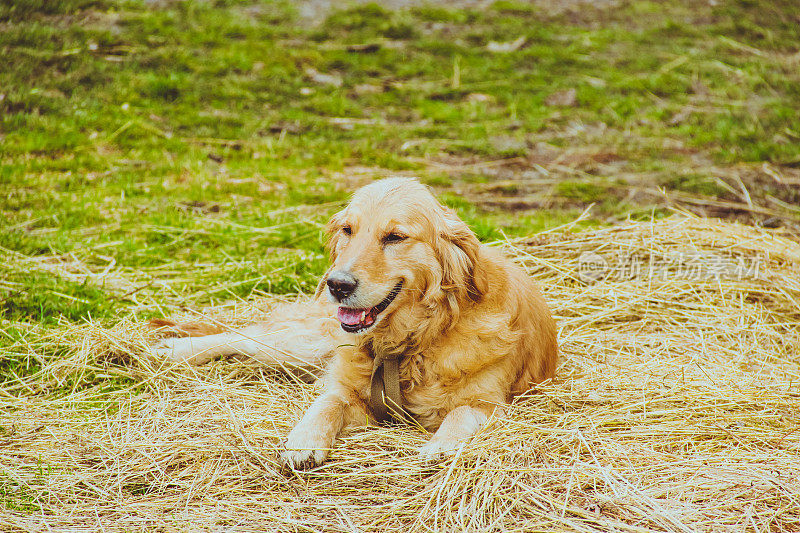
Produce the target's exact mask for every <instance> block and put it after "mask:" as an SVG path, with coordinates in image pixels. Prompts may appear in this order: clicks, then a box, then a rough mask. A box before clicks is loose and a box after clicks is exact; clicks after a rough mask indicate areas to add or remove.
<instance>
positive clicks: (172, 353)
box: [150, 337, 182, 361]
mask: <svg viewBox="0 0 800 533" xmlns="http://www.w3.org/2000/svg"><path fill="white" fill-rule="evenodd" d="M177 340H180V339H176V338H174V337H170V338H167V339H161V340H160V341H158V342H157V343H155V344H153V345H152V346H151V347H150V353H152V354H153V356H154V357H157V358H159V359H172V360H174V361H180V360H181V359H182V358H181V356H180V349H179V350H177V352H176V350H175V345H176V342H175V341H177Z"/></svg>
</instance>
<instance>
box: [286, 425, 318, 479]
mask: <svg viewBox="0 0 800 533" xmlns="http://www.w3.org/2000/svg"><path fill="white" fill-rule="evenodd" d="M329 446H330V443H328V442H325V439H324V438H323V437H322V436H321V435H320V434H319V432H318V431H315V430H313V429H308V428H305V427H303V426H299V425H298V426H296V427H295V428H294V429H293V430H292V431H291V432H290V433H289V436H288V437H287V439H286V444H285V448H286V449H285V450H284V451H283V452H281V455H280V462H281V464H282V465H283V466H284V467H286V468H289V469H291V470H309V469H311V468H315V467H317V466H319V465H321V464H322V463H323V462H325V459H326V458H327V457H328V452H329V449H328V448H329Z"/></svg>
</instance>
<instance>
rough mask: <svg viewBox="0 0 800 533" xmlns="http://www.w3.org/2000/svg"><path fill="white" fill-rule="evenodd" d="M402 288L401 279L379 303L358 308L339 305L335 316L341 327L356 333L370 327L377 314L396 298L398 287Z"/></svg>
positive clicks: (398, 292)
mask: <svg viewBox="0 0 800 533" xmlns="http://www.w3.org/2000/svg"><path fill="white" fill-rule="evenodd" d="M402 288H403V281H402V280H400V281H399V282H398V283H397V285H395V286H394V289H392V292H390V293H389V294H388V295H387V296H386V298H384V299H383V300H381V303H379V304H378V305H376V306H375V307H370V308H358V307H344V306H340V307H339V310H338V311H337V312H336V318H338V319H339V323H340V324H341V325H342V329H343V330H345V331H347V332H348V333H358V332H359V331H364V330H365V329H367V328H370V327H372V325H374V324H375V320H376V319H377V318H378V315H379V314H380V313H382V312H383V311H384V310H385V309H386V308H387V307H389V304H390V303H392V302H393V301H394V299H395V298H397V295H398V294H400V289H402Z"/></svg>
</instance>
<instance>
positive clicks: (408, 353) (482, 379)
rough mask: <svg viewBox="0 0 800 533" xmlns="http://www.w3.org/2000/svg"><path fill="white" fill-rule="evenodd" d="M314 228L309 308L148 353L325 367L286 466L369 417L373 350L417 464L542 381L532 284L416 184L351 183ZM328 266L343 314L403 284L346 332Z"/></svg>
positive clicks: (548, 341)
mask: <svg viewBox="0 0 800 533" xmlns="http://www.w3.org/2000/svg"><path fill="white" fill-rule="evenodd" d="M327 232H328V236H329V241H328V247H329V250H330V254H331V263H332V266H331V268H330V269H329V270H328V272H327V273H326V276H325V277H324V278H323V280H322V281H321V282H320V285H319V287H318V289H317V294H316V295H315V298H314V299H313V300H312V301H311V302H308V303H305V304H298V305H296V306H295V307H294V308H292V309H293V311H292V312H291V313H287V314H283V313H280V312H278V311H276V312H275V313H273V315H272V316H273V318H272V320H271V322H270V323H269V324H266V325H256V326H251V327H250V328H245V330H240V331H239V332H232V333H222V334H218V335H210V336H208V337H199V338H188V339H172V340H168V341H167V343H166V344H165V345H164V346H163V347H162V348H161V349H160V353H161V354H162V355H168V356H170V357H173V358H176V359H180V360H188V361H190V362H194V363H202V362H205V361H206V360H208V359H210V358H211V357H214V356H218V355H223V354H226V353H240V354H241V353H244V354H247V355H250V356H253V357H256V358H259V359H261V360H264V361H272V362H279V363H280V362H288V361H292V360H295V361H297V360H300V361H306V362H308V363H311V364H326V365H327V366H326V372H325V373H324V376H323V378H322V379H323V382H324V390H323V392H322V394H321V395H320V397H319V398H318V399H317V400H315V401H314V403H313V404H312V405H311V407H310V408H309V410H308V411H307V412H306V414H305V415H304V416H303V418H302V420H301V421H300V422H299V423H298V425H297V426H296V427H295V428H294V429H293V430H292V432H291V433H290V434H289V436H288V439H287V443H286V451H285V452H284V453H283V454H282V460H283V462H284V463H285V464H287V465H289V466H291V467H308V466H313V465H315V464H319V463H321V462H322V461H323V460H324V459H325V457H326V456H327V453H328V450H329V449H330V448H331V446H332V445H333V442H334V440H335V438H336V436H337V435H338V433H339V432H340V431H341V429H342V428H343V427H345V426H347V425H353V424H356V425H358V424H366V423H368V421H369V419H370V413H369V408H368V403H367V400H368V397H369V385H370V376H371V373H372V368H373V361H374V360H373V357H374V355H375V354H380V355H384V356H386V355H388V356H399V357H400V361H401V363H400V383H401V388H402V392H403V407H404V408H405V409H406V410H407V411H408V412H409V413H411V414H412V415H413V416H414V417H415V419H416V420H417V421H418V422H419V423H420V424H421V425H422V426H423V427H424V428H426V429H428V430H429V431H435V432H436V433H435V434H434V436H433V438H432V439H431V440H430V441H429V442H428V443H427V444H426V445H425V446H423V448H422V449H421V450H420V453H421V454H422V455H423V457H425V458H426V459H430V460H436V459H438V458H440V457H441V456H442V455H444V454H447V453H451V452H453V451H454V450H456V449H457V447H458V446H459V444H460V443H461V442H462V441H463V440H464V439H466V438H468V437H469V436H471V435H472V434H474V433H475V432H476V431H478V430H479V429H480V427H481V425H482V424H483V423H484V422H485V421H486V419H487V417H488V416H490V415H491V414H492V412H493V410H494V409H495V408H496V406H498V405H502V404H504V403H506V402H508V401H509V400H511V398H512V397H513V396H514V395H516V394H520V393H522V392H524V391H526V390H528V389H530V388H531V386H532V385H534V384H537V383H540V382H542V381H544V380H547V379H550V378H552V377H553V374H554V371H555V367H556V362H557V352H558V349H557V344H556V328H555V324H554V322H553V320H552V318H551V316H550V312H549V310H548V308H547V304H546V303H545V301H544V299H543V297H542V295H541V293H540V292H539V290H538V288H537V287H536V285H535V283H534V282H533V281H532V280H531V279H530V278H529V277H528V276H527V275H526V274H525V272H524V271H523V270H522V269H521V268H519V267H518V266H517V265H515V264H514V263H513V262H512V261H510V260H509V259H507V258H506V257H504V256H503V255H502V254H501V253H500V252H498V251H497V250H496V249H493V248H490V247H487V246H485V245H482V244H480V242H479V241H478V239H477V237H476V236H475V234H474V233H473V232H472V231H471V230H470V229H469V228H468V226H467V225H466V224H465V223H464V222H463V221H461V220H460V219H459V218H458V216H457V215H456V214H455V213H454V212H453V211H452V210H450V209H448V208H446V207H443V206H442V205H441V204H439V202H437V201H436V199H435V198H434V197H433V196H432V195H431V193H430V192H429V190H428V189H427V188H426V187H425V186H423V185H421V184H420V183H419V182H417V181H415V180H411V179H403V178H390V179H385V180H381V181H377V182H374V183H372V184H370V185H367V186H365V187H363V188H361V189H359V190H358V191H357V192H356V193H355V194H354V196H353V199H352V201H351V202H350V204H349V205H348V206H347V207H346V208H345V209H344V210H342V211H341V212H339V213H337V214H336V215H334V216H333V218H332V219H331V221H330V223H329V224H328V227H327ZM332 272H336V273H342V272H344V273H346V275H347V276H351V277H352V279H355V280H357V281H358V285H357V288H356V289H355V291H354V292H353V293H352V294H351V295H349V296H348V297H347V298H345V299H343V300H342V302H344V303H346V304H347V306H348V307H352V308H365V309H369V308H374V306H376V305H378V304H379V302H381V301H382V300H383V299H384V298H386V296H387V294H389V293H390V292H391V291H392V288H393V287H395V286H396V285H397V284H398V283H400V282H402V289H401V290H400V292H399V294H398V295H397V297H396V298H395V299H394V300H393V301H391V303H390V304H389V305H388V307H386V308H385V310H383V311H382V312H380V314H378V315H377V317H376V318H375V323H374V324H372V325H371V327H367V329H366V330H365V331H363V332H361V333H355V334H353V333H345V332H344V331H342V330H341V329H340V328H338V327H336V326H338V322H337V321H336V320H335V319H334V318H333V316H335V314H336V307H337V306H336V305H335V304H338V303H341V302H338V301H336V300H337V298H334V297H333V296H332V291H331V290H330V289H328V287H327V286H326V279H327V278H328V276H331V273H332ZM337 275H338V274H337ZM326 300H328V301H326ZM344 303H343V304H342V306H344ZM361 320H362V321H363V320H364V319H363V315H362V319H361ZM309 321H310V322H309ZM281 328H284V329H281ZM298 328H299V330H302V332H305V333H304V334H300V335H299V336H298V334H297V331H298ZM281 332H288V333H290V334H289V335H281ZM317 333H318V335H317V337H315V334H317ZM254 337H257V338H254ZM300 337H302V338H303V339H305V340H302V341H298V340H297V339H298V338H300ZM282 339H291V340H289V341H286V342H284V341H283V340H282ZM266 341H269V342H266ZM187 342H190V343H191V344H187ZM276 343H277V344H279V345H280V346H279V347H278V349H275V347H274V345H275V344H276ZM311 344H313V346H310V345H311ZM203 350H205V351H203Z"/></svg>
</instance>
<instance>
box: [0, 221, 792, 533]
mask: <svg viewBox="0 0 800 533" xmlns="http://www.w3.org/2000/svg"><path fill="white" fill-rule="evenodd" d="M500 245H501V246H505V247H506V249H507V251H508V252H509V253H511V254H514V255H515V256H516V257H517V258H518V259H519V261H520V262H521V263H522V264H524V265H525V267H526V268H527V269H528V270H529V271H530V273H531V274H532V275H533V276H534V277H535V278H537V279H538V280H539V281H540V283H541V285H542V288H543V290H544V292H545V294H546V296H547V299H548V300H549V302H550V303H551V305H552V307H553V309H554V312H555V314H556V315H557V318H558V320H559V324H560V339H561V346H562V353H563V362H562V364H561V366H560V369H559V372H558V378H557V380H556V382H554V383H552V384H546V385H544V386H541V387H539V388H538V390H537V391H536V392H534V393H532V394H530V395H529V396H528V397H525V398H521V399H519V400H518V401H516V402H515V403H514V405H513V406H512V407H511V408H510V409H508V410H507V411H506V413H505V414H504V415H503V416H496V417H495V418H493V419H492V420H491V421H490V423H489V424H488V425H487V426H486V428H485V429H484V430H483V431H482V432H481V433H480V434H479V435H477V436H476V437H475V438H473V439H472V440H471V441H469V442H468V443H467V445H466V446H464V447H463V448H462V449H461V450H460V451H459V453H458V455H457V456H456V457H455V458H454V459H452V460H449V461H446V462H444V463H443V464H441V465H438V466H436V467H426V466H424V465H423V464H421V463H420V462H419V461H418V460H417V459H416V457H415V448H416V447H418V446H419V445H420V444H422V443H423V442H424V440H425V439H426V438H427V436H426V435H425V434H423V433H422V432H420V431H419V430H416V429H413V428H407V427H400V428H370V429H366V430H361V431H356V432H353V433H350V434H349V435H347V436H345V437H344V438H343V439H341V440H340V442H338V444H337V447H336V449H335V450H334V451H333V453H332V455H331V457H330V460H329V461H328V463H327V464H326V465H324V466H323V467H321V468H319V469H317V470H316V471H314V472H311V473H307V474H303V475H289V476H287V475H285V474H283V473H281V472H280V471H279V467H278V465H277V463H276V455H277V452H278V450H279V448H280V443H281V439H282V438H283V437H284V436H285V435H286V434H287V433H288V431H289V429H290V428H291V426H292V425H293V424H294V423H295V422H296V421H297V420H298V418H299V416H300V415H301V413H302V411H303V409H304V407H305V406H307V405H308V403H309V402H310V401H311V399H312V397H313V396H314V394H315V390H314V387H313V386H312V385H307V384H302V383H297V382H294V381H293V380H291V379H287V378H285V377H282V376H281V375H279V374H276V373H275V372H271V371H268V370H266V369H264V368H257V367H253V366H248V365H243V364H242V363H241V362H237V361H218V362H215V363H212V364H211V365H208V366H206V367H202V368H198V369H186V368H182V369H181V368H177V369H175V368H172V369H170V368H167V367H165V366H164V365H162V364H161V363H160V362H158V361H152V360H150V359H149V358H148V357H147V356H146V355H145V346H146V345H147V343H148V342H150V341H151V340H152V338H151V333H150V332H148V331H147V330H146V329H145V328H144V327H143V326H142V325H141V324H138V323H135V322H134V321H133V320H126V321H123V322H121V323H120V324H118V325H117V326H116V327H114V328H112V329H110V330H108V329H103V328H101V327H99V326H97V325H94V324H88V325H84V326H74V327H69V328H66V327H65V328H64V329H63V330H62V331H60V332H59V333H58V335H54V336H52V337H50V338H48V339H46V340H45V341H41V342H40V344H39V348H38V349H42V347H43V345H44V344H46V343H51V344H52V345H58V346H68V347H69V349H68V350H66V351H65V352H64V353H63V354H62V355H61V356H60V357H59V358H58V359H54V360H48V361H46V365H45V368H44V370H43V371H42V372H41V373H40V374H38V375H37V376H35V377H34V378H33V379H29V380H27V381H21V382H17V383H7V384H6V385H5V386H4V389H3V392H4V394H3V395H2V400H0V401H1V402H2V408H3V410H2V413H3V414H2V416H3V418H4V419H5V420H4V421H3V423H2V426H3V427H4V428H6V430H5V434H4V435H2V436H0V441H1V442H0V446H1V447H0V469H1V470H2V475H3V476H4V478H3V486H4V487H11V489H8V490H7V491H6V492H7V493H8V492H9V490H14V491H17V493H16V494H14V495H11V496H10V497H8V496H7V498H8V502H9V503H7V505H6V508H4V509H2V510H0V513H2V515H0V524H3V525H4V526H5V527H6V528H7V529H11V530H14V529H20V530H31V531H48V530H54V531H115V530H125V531H138V530H158V531H162V530H164V531H178V530H180V531H183V530H193V531H194V530H208V531H227V530H230V531H250V530H252V531H264V530H279V531H398V532H400V531H402V532H409V531H552V530H561V531H623V532H624V531H715V532H717V531H800V413H799V409H798V407H800V394H798V390H800V389H799V387H798V384H800V356H798V348H799V347H800V334H798V330H799V328H798V325H799V324H800V246H798V245H797V244H796V243H794V242H792V241H790V240H789V239H786V238H784V237H782V236H781V234H780V233H777V232H774V231H768V230H760V229H755V228H752V227H746V226H739V225H733V224H727V223H722V222H717V221H710V220H703V219H696V218H686V217H674V218H670V219H667V220H664V221H659V222H655V223H638V222H636V223H634V222H631V223H627V224H624V225H619V226H616V227H612V228H609V229H599V230H589V231H584V232H581V233H570V232H549V233H544V234H540V235H537V236H534V237H532V238H529V239H525V240H520V241H515V242H507V243H501V244H500ZM269 304H270V301H268V300H266V299H264V300H260V301H256V302H252V303H239V304H237V305H234V306H230V307H225V308H214V309H208V310H206V312H205V313H206V314H207V315H208V316H209V317H210V318H213V319H217V320H219V321H220V322H222V323H225V324H231V325H236V324H240V323H244V322H249V321H252V320H254V319H257V318H258V317H260V316H263V315H264V313H266V312H267V309H266V308H265V307H268V306H269ZM45 347H46V346H45ZM103 375H113V376H123V377H128V378H130V379H129V383H130V386H129V388H127V389H126V388H124V387H123V388H121V387H120V386H119V385H118V383H119V380H117V381H116V383H117V385H116V386H115V387H114V388H111V389H108V388H107V387H106V389H104V384H103V383H104V380H103V379H101V378H102V376H103ZM106 381H107V380H106ZM92 383H95V385H92ZM55 386H59V387H64V386H71V387H73V392H71V393H63V392H62V393H59V394H57V395H48V394H42V392H46V391H47V390H48V389H50V388H52V387H55ZM61 390H63V389H61ZM14 502H16V503H14Z"/></svg>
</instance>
